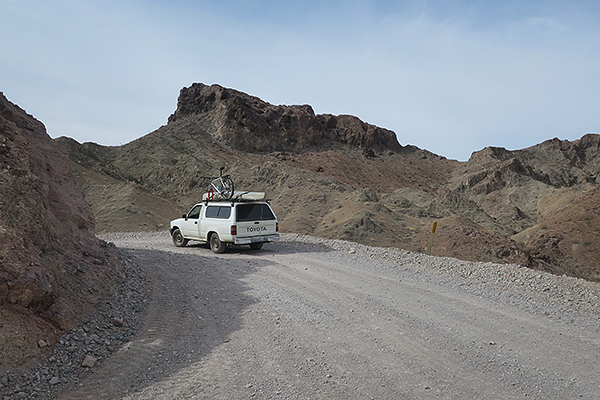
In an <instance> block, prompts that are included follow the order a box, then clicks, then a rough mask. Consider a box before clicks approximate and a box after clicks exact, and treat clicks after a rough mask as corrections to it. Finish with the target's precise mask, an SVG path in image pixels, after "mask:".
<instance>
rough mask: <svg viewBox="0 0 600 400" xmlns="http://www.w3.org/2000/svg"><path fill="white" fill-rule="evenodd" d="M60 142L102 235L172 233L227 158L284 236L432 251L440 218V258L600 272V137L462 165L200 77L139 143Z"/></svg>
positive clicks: (354, 124)
mask: <svg viewBox="0 0 600 400" xmlns="http://www.w3.org/2000/svg"><path fill="white" fill-rule="evenodd" d="M400 137H401V135H400ZM57 141H58V142H59V143H61V144H62V145H64V146H65V147H66V148H67V149H68V151H69V155H70V157H71V160H72V162H73V165H74V170H75V172H76V175H77V178H78V182H79V185H80V187H81V188H82V190H83V192H84V194H85V196H86V199H87V200H88V201H89V202H90V203H91V205H92V209H93V212H94V214H95V215H96V220H97V224H98V230H100V231H120V230H131V229H134V230H156V229H166V228H167V225H168V221H169V220H170V219H172V218H174V217H177V216H179V215H181V214H182V212H184V211H186V210H187V209H188V208H189V207H190V206H191V205H192V204H193V203H195V202H197V201H198V199H200V197H201V195H202V193H203V192H204V191H205V186H206V185H205V182H203V180H202V179H201V177H202V176H206V175H214V174H216V173H217V171H218V168H219V167H220V166H226V167H227V172H228V173H230V174H232V176H233V178H234V181H235V183H236V186H237V188H240V189H241V188H243V189H247V190H258V191H266V192H267V193H268V194H269V196H270V198H271V201H272V205H273V207H274V208H275V210H276V212H277V214H278V217H279V219H280V221H281V223H280V226H281V229H282V230H283V231H289V232H301V233H310V234H313V235H319V236H323V237H329V238H341V239H348V240H353V241H357V242H361V243H365V244H372V245H380V246H394V247H399V248H404V249H408V250H414V251H426V249H427V242H428V240H429V236H430V231H431V226H432V224H433V222H436V221H438V222H439V228H438V231H437V233H436V237H435V241H434V245H433V248H432V253H433V254H436V255H440V256H452V257H458V258H462V259H466V260H472V261H494V262H498V261H499V262H515V263H519V264H522V265H525V266H528V267H531V268H537V269H543V270H547V271H552V272H554V273H558V274H563V273H566V274H569V275H574V276H579V277H584V278H586V279H591V280H600V265H598V261H596V258H595V257H593V254H597V253H594V251H595V246H596V245H597V244H598V243H599V242H598V238H593V237H592V236H591V235H590V232H595V231H596V230H597V229H598V228H600V226H598V225H597V224H596V221H595V218H593V217H590V215H589V210H590V209H593V203H594V201H595V198H596V191H594V190H592V189H594V188H595V187H596V185H597V182H596V179H597V176H598V174H599V173H600V149H599V144H600V137H599V136H598V135H586V136H584V137H583V138H581V139H580V140H577V141H574V142H569V141H560V140H558V139H552V140H549V141H546V142H544V143H541V144H539V145H536V146H533V147H531V148H528V149H523V150H516V151H508V150H506V149H502V148H491V147H490V148H486V149H483V150H481V151H479V152H476V153H473V155H472V157H471V159H470V160H469V161H468V162H464V163H461V162H457V161H454V160H447V159H445V158H444V157H440V156H437V155H435V154H433V153H431V152H428V151H427V150H422V149H419V148H416V147H414V146H409V145H401V144H400V143H399V142H398V140H397V138H396V134H395V133H394V132H391V131H389V130H386V129H383V128H378V127H376V126H373V125H369V124H367V123H364V122H362V121H360V120H359V119H358V118H356V117H352V116H344V115H342V116H333V115H315V114H314V112H313V110H312V108H311V107H310V106H308V105H303V106H276V105H272V104H269V103H267V102H264V101H262V100H260V99H259V98H256V97H253V96H249V95H247V94H245V93H241V92H239V91H236V90H233V89H227V88H224V87H221V86H219V85H212V86H207V85H203V84H198V83H197V84H194V85H192V86H191V87H189V88H184V89H182V90H181V93H180V96H179V99H178V102H177V109H176V111H175V112H174V113H173V114H172V115H171V116H170V117H169V118H168V124H167V125H165V126H162V127H160V128H159V129H157V130H156V131H154V132H152V133H150V134H148V135H146V136H144V137H142V138H140V139H138V140H135V141H133V142H131V143H128V144H125V145H123V146H119V147H103V146H99V145H96V144H93V143H84V144H80V143H77V142H75V141H74V140H72V139H68V138H59V139H57ZM563 218H571V220H572V221H574V223H573V224H563V223H561V221H562V219H563ZM576 221H579V222H581V221H586V222H587V224H586V223H584V224H581V223H579V224H578V223H577V222H576ZM567 229H569V230H567ZM575 238H578V239H575ZM573 240H578V241H579V242H578V243H571V242H572V241H573ZM586 243H588V244H586ZM557 249H558V250H557Z"/></svg>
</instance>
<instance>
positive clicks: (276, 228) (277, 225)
mask: <svg viewBox="0 0 600 400" xmlns="http://www.w3.org/2000/svg"><path fill="white" fill-rule="evenodd" d="M275 232H279V222H275Z"/></svg>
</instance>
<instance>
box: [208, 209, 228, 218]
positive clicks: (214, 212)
mask: <svg viewBox="0 0 600 400" xmlns="http://www.w3.org/2000/svg"><path fill="white" fill-rule="evenodd" d="M229 216H231V207H229V206H208V207H206V218H223V219H227V218H229Z"/></svg>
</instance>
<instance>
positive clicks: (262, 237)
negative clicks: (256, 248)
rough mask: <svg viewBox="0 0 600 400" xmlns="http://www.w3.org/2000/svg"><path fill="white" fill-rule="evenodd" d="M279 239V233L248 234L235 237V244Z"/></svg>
mask: <svg viewBox="0 0 600 400" xmlns="http://www.w3.org/2000/svg"><path fill="white" fill-rule="evenodd" d="M276 240H279V234H278V233H277V234H275V235H260V236H248V237H236V238H234V239H233V243H235V244H250V243H267V242H274V241H276Z"/></svg>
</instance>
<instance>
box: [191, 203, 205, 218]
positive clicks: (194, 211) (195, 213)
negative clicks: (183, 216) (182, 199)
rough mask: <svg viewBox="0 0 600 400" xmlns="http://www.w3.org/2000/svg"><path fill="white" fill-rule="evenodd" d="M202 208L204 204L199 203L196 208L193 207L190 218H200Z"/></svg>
mask: <svg viewBox="0 0 600 400" xmlns="http://www.w3.org/2000/svg"><path fill="white" fill-rule="evenodd" d="M201 210H202V205H201V204H200V205H197V206H195V207H194V208H192V209H191V210H190V212H189V213H188V216H187V217H188V218H189V219H198V218H200V211H201Z"/></svg>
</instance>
